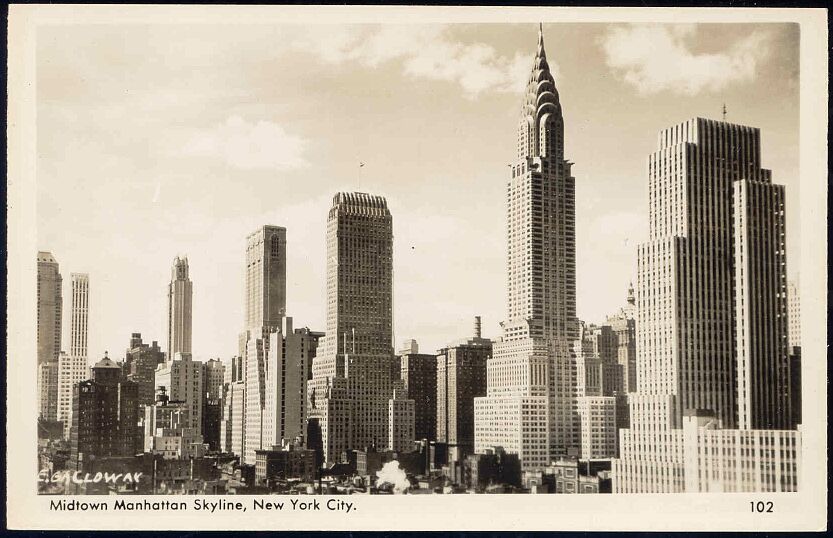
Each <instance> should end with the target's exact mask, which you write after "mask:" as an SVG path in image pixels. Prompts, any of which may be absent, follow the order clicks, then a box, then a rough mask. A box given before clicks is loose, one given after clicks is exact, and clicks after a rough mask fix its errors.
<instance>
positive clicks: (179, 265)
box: [167, 256, 193, 360]
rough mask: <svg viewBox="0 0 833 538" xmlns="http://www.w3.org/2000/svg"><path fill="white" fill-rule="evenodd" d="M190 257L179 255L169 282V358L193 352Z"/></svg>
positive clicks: (175, 260) (175, 259)
mask: <svg viewBox="0 0 833 538" xmlns="http://www.w3.org/2000/svg"><path fill="white" fill-rule="evenodd" d="M192 295H193V290H192V287H191V279H190V278H189V276H188V258H187V257H184V256H183V257H182V258H180V257H179V256H177V257H176V258H174V262H173V267H171V282H170V283H169V284H168V349H167V351H168V360H171V359H173V357H174V356H175V355H176V354H177V353H191V319H192V311H191V298H192Z"/></svg>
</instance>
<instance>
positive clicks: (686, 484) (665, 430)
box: [613, 118, 800, 492]
mask: <svg viewBox="0 0 833 538" xmlns="http://www.w3.org/2000/svg"><path fill="white" fill-rule="evenodd" d="M760 147H761V146H760V131H759V130H758V129H756V128H752V127H746V126H742V125H734V124H730V123H725V122H718V121H712V120H706V119H701V118H696V119H692V120H689V121H686V122H684V123H681V124H678V125H675V126H673V127H670V128H668V129H664V130H662V131H661V132H660V134H659V144H658V148H657V151H656V152H654V153H653V154H651V156H650V157H649V162H648V181H649V190H648V192H649V211H650V214H649V239H648V242H647V243H644V244H642V245H640V246H639V256H638V274H637V312H638V314H637V323H636V337H637V362H636V366H637V391H636V393H633V394H631V395H630V396H629V399H630V428H629V429H623V430H621V433H620V442H621V451H620V454H621V459H620V460H616V461H614V464H613V476H614V491H618V492H674V491H704V490H709V491H715V490H717V491H721V490H724V489H725V490H726V491H730V490H738V489H739V490H744V491H782V490H788V491H789V490H791V489H793V490H794V488H795V484H794V477H795V475H796V470H795V466H796V460H795V454H796V453H797V452H796V451H795V450H794V447H795V442H796V441H795V440H796V437H797V436H798V437H800V435H799V434H798V433H796V432H793V431H789V430H790V429H791V428H792V423H791V421H792V419H791V414H790V398H789V395H790V394H789V379H790V378H789V363H788V361H787V302H786V292H787V282H786V248H785V245H786V243H785V237H786V236H785V229H784V226H785V216H784V187H783V186H781V185H775V184H773V183H772V181H771V174H770V171H769V170H766V169H763V168H761V158H760ZM734 428H740V429H741V430H744V431H750V430H756V431H755V432H754V437H755V438H760V439H766V441H764V442H763V443H764V444H771V443H773V442H775V441H777V442H778V443H785V442H786V443H790V445H789V448H790V451H787V450H781V451H780V452H779V451H777V450H774V451H773V452H774V455H772V456H770V455H768V454H767V453H766V451H767V450H768V449H767V448H766V447H761V446H760V445H759V444H757V442H756V443H752V444H753V445H754V446H753V447H752V450H751V452H750V451H749V450H748V449H747V446H746V445H748V444H749V443H751V439H753V432H751V431H750V433H749V434H740V435H735V434H734V433H732V432H727V433H725V434H722V433H720V431H721V430H732V429H734ZM717 439H719V440H720V443H722V444H718V445H716V448H715V450H717V451H718V452H719V453H721V454H722V455H723V456H724V457H725V456H727V455H730V456H731V457H730V458H729V459H730V460H731V461H734V462H738V461H741V460H740V459H739V458H742V459H743V461H744V463H743V465H740V464H738V465H737V468H738V469H739V471H738V473H737V474H735V472H734V471H732V470H731V469H732V468H734V466H735V464H734V463H733V464H732V465H729V464H728V463H726V462H723V463H722V464H721V466H720V467H710V468H701V467H697V466H695V465H694V464H695V463H698V461H695V460H697V454H698V453H699V452H702V451H703V450H705V449H704V448H703V445H702V443H706V442H712V441H710V440H717ZM798 443H799V444H800V438H799V439H798ZM770 457H772V461H773V464H770V463H767V461H768V458H770ZM700 461H702V460H700ZM695 472H697V473H700V472H702V473H709V476H708V477H706V476H705V474H704V476H703V477H697V476H690V475H691V473H695ZM741 473H743V474H744V475H748V476H741ZM787 477H792V478H789V479H788V478H787ZM782 478H783V480H782ZM692 488H697V489H692Z"/></svg>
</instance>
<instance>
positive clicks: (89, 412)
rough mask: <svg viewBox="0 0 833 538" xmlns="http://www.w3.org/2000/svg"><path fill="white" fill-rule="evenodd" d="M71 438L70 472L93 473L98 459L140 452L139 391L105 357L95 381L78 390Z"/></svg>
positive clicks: (96, 368)
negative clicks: (82, 471) (73, 470)
mask: <svg viewBox="0 0 833 538" xmlns="http://www.w3.org/2000/svg"><path fill="white" fill-rule="evenodd" d="M72 405H73V412H72V427H71V434H70V463H69V468H70V469H76V470H85V471H88V472H89V471H91V470H93V469H94V467H93V466H94V465H95V461H96V459H101V458H104V457H120V456H134V455H135V454H136V453H137V451H141V445H142V443H141V432H140V430H139V426H138V424H139V403H138V390H137V387H136V384H135V383H133V382H132V381H125V380H124V378H123V377H122V373H121V368H120V367H119V365H117V364H116V363H115V362H113V361H112V360H110V359H109V358H107V357H106V356H105V357H104V358H103V359H102V360H100V361H99V362H97V363H96V364H95V366H93V368H92V379H90V380H87V381H82V382H80V383H78V385H77V386H76V390H75V392H74V395H73V404H72Z"/></svg>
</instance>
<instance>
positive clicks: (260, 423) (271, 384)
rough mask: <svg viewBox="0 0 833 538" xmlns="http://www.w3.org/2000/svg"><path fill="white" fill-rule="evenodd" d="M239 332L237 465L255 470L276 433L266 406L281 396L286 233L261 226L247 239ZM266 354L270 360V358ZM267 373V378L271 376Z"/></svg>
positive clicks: (278, 441) (272, 227)
mask: <svg viewBox="0 0 833 538" xmlns="http://www.w3.org/2000/svg"><path fill="white" fill-rule="evenodd" d="M245 278H246V280H245V289H244V330H243V332H242V333H241V334H240V337H239V346H240V348H239V351H240V356H241V357H242V360H243V382H244V387H245V388H244V391H243V434H242V453H241V454H240V456H241V461H242V462H244V463H246V464H250V465H254V463H255V458H256V453H255V452H256V451H257V450H261V449H267V448H271V447H272V445H273V444H275V443H278V444H279V443H280V440H277V441H275V439H274V436H275V435H276V429H275V428H274V424H270V423H269V422H268V421H269V420H273V419H274V416H275V414H274V410H273V409H270V406H279V405H280V402H279V401H278V400H280V397H282V394H281V396H278V397H277V400H276V394H275V391H277V390H278V389H279V387H280V385H279V379H277V378H276V377H275V375H277V373H278V372H277V366H273V367H272V368H270V359H274V360H275V361H278V362H281V364H282V363H283V360H284V355H283V342H282V338H283V336H282V333H281V325H282V324H283V320H284V316H285V314H286V228H282V227H279V226H263V227H261V228H258V229H257V230H256V231H254V232H252V233H251V234H249V235H248V236H247V237H246V272H245ZM270 353H271V355H270ZM270 374H271V375H270Z"/></svg>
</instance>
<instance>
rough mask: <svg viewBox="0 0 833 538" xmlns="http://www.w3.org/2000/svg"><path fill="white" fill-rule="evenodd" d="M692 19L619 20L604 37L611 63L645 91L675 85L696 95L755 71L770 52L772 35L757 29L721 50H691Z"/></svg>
mask: <svg viewBox="0 0 833 538" xmlns="http://www.w3.org/2000/svg"><path fill="white" fill-rule="evenodd" d="M696 32H697V29H696V27H694V26H693V25H673V26H660V25H637V26H626V27H622V26H618V27H615V28H613V29H611V30H610V31H609V32H608V33H607V35H606V36H605V37H604V38H603V39H602V43H601V45H602V48H603V50H604V52H605V55H606V57H607V58H606V60H607V65H608V66H609V67H611V68H613V70H614V72H615V73H616V74H617V75H618V76H620V77H621V78H622V79H623V80H624V81H625V82H627V83H629V84H631V85H632V86H634V87H635V88H636V89H637V91H639V93H641V94H643V95H649V94H655V93H659V92H663V91H671V92H674V93H678V94H683V95H695V94H698V93H700V92H703V91H707V92H715V91H719V90H722V89H723V88H725V87H726V86H728V85H730V84H732V83H734V82H748V81H750V80H752V79H753V78H754V77H755V73H756V69H757V67H758V64H759V63H760V62H761V61H762V60H763V59H764V58H765V57H766V56H767V55H768V48H769V47H768V35H767V34H765V33H764V32H760V31H756V32H753V33H751V34H749V35H748V36H746V37H744V38H742V39H740V40H738V41H736V42H735V43H734V44H733V45H732V46H731V47H729V48H728V49H727V50H725V51H723V52H721V53H719V54H716V53H711V54H709V53H702V54H697V53H695V52H692V50H691V49H690V46H689V41H690V40H691V39H692V38H693V37H694V36H695V35H696Z"/></svg>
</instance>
